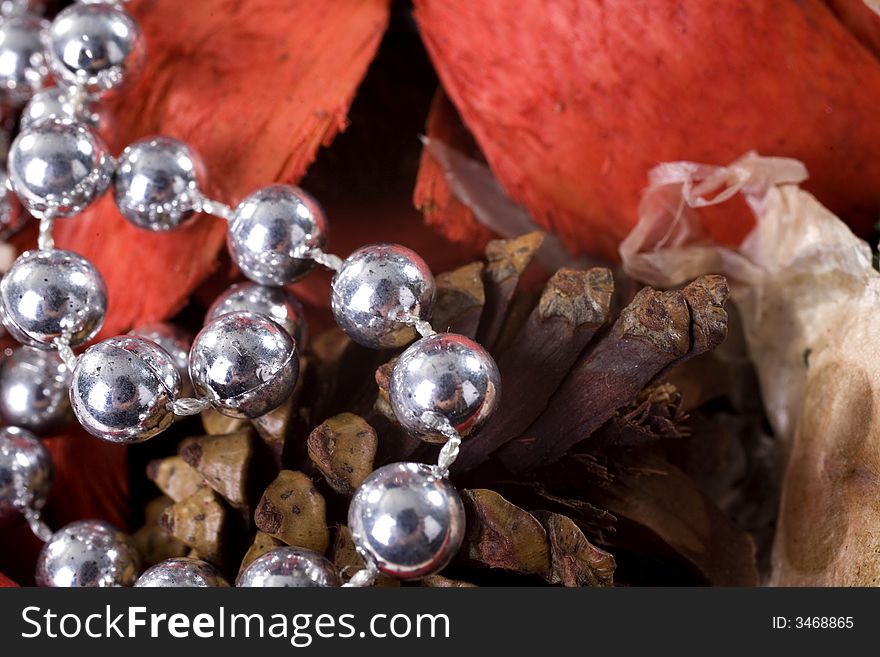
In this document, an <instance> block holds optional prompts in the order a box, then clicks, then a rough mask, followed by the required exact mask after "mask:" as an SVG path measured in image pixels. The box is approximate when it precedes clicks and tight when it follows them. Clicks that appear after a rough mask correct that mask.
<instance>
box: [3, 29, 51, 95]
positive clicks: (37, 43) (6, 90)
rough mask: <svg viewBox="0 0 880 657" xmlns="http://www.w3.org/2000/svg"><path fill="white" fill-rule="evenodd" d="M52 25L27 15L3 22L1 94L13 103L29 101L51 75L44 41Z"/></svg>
mask: <svg viewBox="0 0 880 657" xmlns="http://www.w3.org/2000/svg"><path fill="white" fill-rule="evenodd" d="M48 25H49V23H48V21H45V20H43V19H41V18H37V17H36V16H27V15H20V16H14V17H11V18H4V19H3V21H2V22H0V96H2V98H3V100H5V101H6V102H7V103H9V104H11V105H20V104H22V103H25V102H27V100H28V98H30V97H31V96H33V95H34V92H36V91H37V89H39V88H40V87H42V86H43V84H44V83H45V81H46V77H47V76H48V75H49V67H48V66H47V65H46V58H45V57H44V56H43V43H42V41H41V40H40V33H41V31H42V30H43V29H45V28H46V27H47V26H48Z"/></svg>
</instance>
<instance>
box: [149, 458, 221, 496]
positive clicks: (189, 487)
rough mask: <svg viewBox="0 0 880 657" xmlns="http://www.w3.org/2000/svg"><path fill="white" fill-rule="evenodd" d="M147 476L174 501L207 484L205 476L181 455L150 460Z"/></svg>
mask: <svg viewBox="0 0 880 657" xmlns="http://www.w3.org/2000/svg"><path fill="white" fill-rule="evenodd" d="M147 477H149V478H150V480H151V481H152V482H153V483H154V484H156V486H157V487H158V488H159V490H161V491H162V492H163V493H165V494H166V495H167V496H168V497H170V498H171V499H172V500H174V501H175V502H180V501H182V500H185V499H186V498H187V497H190V496H191V495H195V494H196V493H197V492H198V491H199V490H200V489H201V488H204V487H205V486H206V485H207V484H206V482H205V478H204V477H203V476H202V475H201V474H199V472H198V471H197V470H196V469H195V468H193V467H192V466H191V465H189V464H188V463H187V462H186V461H185V460H184V459H183V457H182V456H169V457H168V458H164V459H161V460H158V461H151V462H150V464H149V465H148V466H147Z"/></svg>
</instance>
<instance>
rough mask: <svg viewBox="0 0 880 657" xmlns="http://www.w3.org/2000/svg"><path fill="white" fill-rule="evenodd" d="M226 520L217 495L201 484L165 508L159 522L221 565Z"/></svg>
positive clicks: (225, 511)
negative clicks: (181, 499)
mask: <svg viewBox="0 0 880 657" xmlns="http://www.w3.org/2000/svg"><path fill="white" fill-rule="evenodd" d="M227 521H228V511H227V509H226V507H225V506H223V502H222V501H221V500H220V497H219V496H218V495H217V494H216V493H215V492H214V491H213V490H211V489H210V488H203V489H201V490H200V491H198V492H197V493H195V494H193V495H191V496H190V497H188V498H186V499H185V500H183V501H181V502H177V503H175V504H173V505H172V506H170V507H168V508H167V509H165V511H164V512H163V513H162V515H161V516H160V517H159V526H160V527H161V528H162V529H164V530H165V531H166V532H168V533H169V534H171V535H172V536H173V537H174V538H176V539H177V540H179V541H180V542H182V543H184V544H186V545H188V546H189V547H191V548H192V549H193V550H196V551H198V553H199V554H200V555H201V558H202V559H204V560H205V561H210V562H211V563H213V564H217V565H222V564H223V563H224V553H223V552H224V548H225V533H226V525H227Z"/></svg>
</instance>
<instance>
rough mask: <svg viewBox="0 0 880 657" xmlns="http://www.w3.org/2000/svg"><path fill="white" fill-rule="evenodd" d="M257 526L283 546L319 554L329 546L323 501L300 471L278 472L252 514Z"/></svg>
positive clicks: (328, 533) (328, 531)
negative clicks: (283, 544)
mask: <svg viewBox="0 0 880 657" xmlns="http://www.w3.org/2000/svg"><path fill="white" fill-rule="evenodd" d="M254 521H255V523H256V525H257V527H258V528H259V529H260V530H261V531H263V532H265V533H267V534H269V535H271V536H274V537H275V538H277V539H279V540H281V541H283V542H284V543H286V544H287V545H292V546H295V547H301V548H306V549H308V550H313V551H315V552H319V553H321V554H323V553H324V552H325V551H326V550H327V546H328V544H329V543H330V530H329V529H327V516H326V506H325V504H324V498H323V497H322V496H321V494H320V493H319V492H318V490H317V489H316V488H315V485H314V483H313V482H312V480H311V479H309V478H308V477H307V476H306V475H304V474H303V473H302V472H294V471H292V470H282V471H281V472H280V473H278V477H277V478H276V479H275V481H273V482H272V483H271V484H269V487H268V488H267V489H266V492H265V493H263V497H262V499H261V500H260V503H259V504H258V505H257V510H256V512H255V513H254Z"/></svg>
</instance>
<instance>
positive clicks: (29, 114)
mask: <svg viewBox="0 0 880 657" xmlns="http://www.w3.org/2000/svg"><path fill="white" fill-rule="evenodd" d="M64 120H67V121H73V122H74V123H82V124H84V125H85V126H86V127H87V128H90V129H91V130H94V131H96V132H97V133H98V134H101V135H106V134H108V133H109V132H110V130H111V127H112V123H113V120H112V117H111V116H110V113H109V112H108V111H107V109H106V108H105V107H102V106H101V105H98V104H96V103H92V102H89V101H86V102H85V103H84V104H83V105H82V106H81V107H79V108H76V107H75V106H74V104H73V103H72V102H71V101H70V95H69V94H68V92H67V91H66V90H64V89H61V88H59V87H49V88H48V89H41V90H40V91H38V92H37V93H35V94H34V96H33V98H31V99H30V100H29V101H28V104H27V105H25V106H24V109H23V110H22V111H21V118H20V119H19V126H20V127H21V129H22V130H29V129H30V128H32V127H33V126H35V125H36V124H38V123H42V122H43V121H64Z"/></svg>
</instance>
